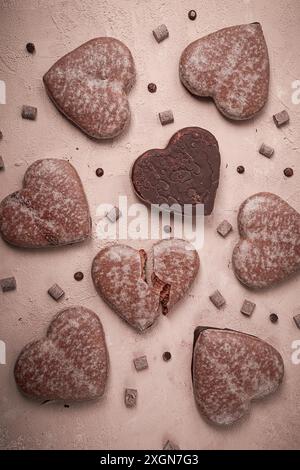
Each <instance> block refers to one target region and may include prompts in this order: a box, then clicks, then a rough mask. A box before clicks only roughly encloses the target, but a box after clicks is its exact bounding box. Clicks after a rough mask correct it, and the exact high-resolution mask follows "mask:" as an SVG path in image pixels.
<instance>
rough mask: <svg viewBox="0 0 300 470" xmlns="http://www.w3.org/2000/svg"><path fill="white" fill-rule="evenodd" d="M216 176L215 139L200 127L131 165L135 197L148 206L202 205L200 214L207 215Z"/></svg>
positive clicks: (181, 132)
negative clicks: (202, 212) (202, 211)
mask: <svg viewBox="0 0 300 470" xmlns="http://www.w3.org/2000/svg"><path fill="white" fill-rule="evenodd" d="M219 174H220V153H219V146H218V142H217V140H216V138H215V137H214V136H213V135H212V134H211V133H210V132H208V131H207V130H205V129H201V128H200V127H186V128H185V129H181V130H179V131H178V132H176V134H174V135H173V137H172V138H171V140H170V141H169V143H168V145H167V147H166V148H165V149H153V150H148V151H147V152H145V153H143V154H142V155H141V156H140V157H139V158H138V159H137V160H136V161H135V163H134V165H133V168H132V172H131V180H132V184H133V188H134V190H135V192H136V194H137V195H138V196H139V198H140V199H142V201H144V202H146V203H148V204H168V205H169V206H172V205H173V204H179V205H180V206H181V207H183V206H184V204H192V205H195V204H204V214H205V215H209V214H211V212H212V210H213V207H214V201H215V196H216V191H217V188H218V184H219Z"/></svg>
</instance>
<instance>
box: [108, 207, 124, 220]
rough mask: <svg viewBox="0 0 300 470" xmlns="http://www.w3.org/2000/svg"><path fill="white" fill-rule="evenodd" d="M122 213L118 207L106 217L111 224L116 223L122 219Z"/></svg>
mask: <svg viewBox="0 0 300 470" xmlns="http://www.w3.org/2000/svg"><path fill="white" fill-rule="evenodd" d="M121 215H122V213H121V211H120V209H119V208H118V207H113V208H112V209H111V210H110V211H109V212H108V213H107V214H106V217H107V218H108V220H110V221H111V222H116V221H117V220H119V218H120V217H121Z"/></svg>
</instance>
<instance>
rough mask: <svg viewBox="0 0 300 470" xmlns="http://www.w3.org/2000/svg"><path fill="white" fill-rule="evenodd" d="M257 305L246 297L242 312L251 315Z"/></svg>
mask: <svg viewBox="0 0 300 470" xmlns="http://www.w3.org/2000/svg"><path fill="white" fill-rule="evenodd" d="M255 307H256V305H255V304H254V303H253V302H251V301H250V300H246V299H245V300H244V302H243V305H242V307H241V313H242V314H243V315H247V316H248V317H250V316H251V315H252V313H253V312H254V309H255Z"/></svg>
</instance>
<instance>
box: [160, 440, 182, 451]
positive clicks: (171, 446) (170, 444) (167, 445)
mask: <svg viewBox="0 0 300 470" xmlns="http://www.w3.org/2000/svg"><path fill="white" fill-rule="evenodd" d="M163 450H180V447H179V446H178V445H177V444H174V442H172V441H167V442H166V443H165V445H164V447H163Z"/></svg>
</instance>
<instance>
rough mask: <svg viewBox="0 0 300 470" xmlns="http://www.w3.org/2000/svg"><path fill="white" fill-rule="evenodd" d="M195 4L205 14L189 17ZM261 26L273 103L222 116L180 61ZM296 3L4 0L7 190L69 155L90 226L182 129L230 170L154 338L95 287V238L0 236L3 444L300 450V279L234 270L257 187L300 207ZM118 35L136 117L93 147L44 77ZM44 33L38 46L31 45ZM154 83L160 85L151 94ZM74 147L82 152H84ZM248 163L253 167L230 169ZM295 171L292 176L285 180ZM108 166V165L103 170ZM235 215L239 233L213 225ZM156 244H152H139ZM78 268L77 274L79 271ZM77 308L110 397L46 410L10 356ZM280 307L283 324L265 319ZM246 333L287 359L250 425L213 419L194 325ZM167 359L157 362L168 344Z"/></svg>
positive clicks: (0, 183) (3, 179) (0, 42)
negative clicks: (75, 53) (160, 33)
mask: <svg viewBox="0 0 300 470" xmlns="http://www.w3.org/2000/svg"><path fill="white" fill-rule="evenodd" d="M191 8H194V9H196V10H197V13H198V17H197V20H196V21H194V22H192V21H190V20H189V19H188V18H187V12H188V10H189V9H191ZM252 21H260V22H261V23H262V26H263V30H264V33H265V37H266V41H267V44H268V48H269V54H270V62H271V86H270V95H269V101H268V104H267V106H266V107H265V108H264V110H263V112H262V113H261V114H260V115H259V116H258V117H257V118H256V119H255V120H253V121H249V122H245V123H241V124H239V123H232V122H230V121H227V120H225V119H224V118H223V117H222V116H221V115H220V114H219V113H218V111H217V110H216V108H215V106H214V105H213V103H212V102H210V101H201V102H199V101H198V100H196V99H195V98H193V97H192V96H190V95H189V94H188V93H187V92H186V90H185V89H184V88H183V87H182V86H181V84H180V82H179V77H178V71H177V69H178V60H179V56H180V53H181V52H182V50H183V48H184V47H185V46H186V45H187V44H189V43H190V42H191V41H192V40H194V39H196V38H198V37H201V36H203V35H205V34H208V33H210V32H213V31H214V30H217V29H220V28H222V27H225V26H230V25H234V24H241V23H247V22H252ZM163 22H164V23H166V24H167V26H168V28H169V31H170V38H169V39H167V40H166V41H164V42H163V43H161V44H157V43H156V42H155V40H154V38H153V36H152V33H151V31H152V29H153V28H154V27H156V26H157V25H159V24H161V23H163ZM299 26H300V2H299V1H297V0H289V1H287V0H272V1H271V0H264V1H261V0H244V1H237V0H227V1H223V0H214V1H212V0H205V1H201V2H200V1H197V0H193V1H191V0H185V1H182V0H169V1H158V0H152V1H151V2H149V1H148V0H139V1H134V0H102V1H101V0H74V1H59V0H56V1H54V0H50V1H45V0H44V1H42V0H32V1H29V0H1V1H0V79H2V80H5V82H6V85H7V104H6V105H0V122H1V125H0V127H1V130H2V132H3V134H4V138H3V140H2V141H1V142H0V154H1V155H2V156H3V159H4V161H5V166H6V169H5V171H4V172H1V174H0V198H1V199H2V198H3V197H4V196H5V195H7V194H8V193H10V192H12V191H15V190H17V189H18V188H20V186H21V181H22V177H23V174H24V172H25V170H26V168H27V167H28V165H29V164H31V163H32V162H34V161H35V160H36V159H38V158H45V157H57V158H65V159H69V160H70V162H71V163H72V164H73V165H74V166H75V168H76V169H77V171H78V172H79V175H80V177H81V179H82V181H83V184H84V187H85V190H86V194H87V197H88V200H89V204H90V209H91V214H92V217H93V219H94V221H95V211H96V207H97V205H98V204H99V203H101V202H111V203H117V200H118V195H119V194H127V195H128V198H129V202H137V201H136V198H135V196H134V194H133V192H132V190H131V187H130V183H129V177H128V174H129V169H130V166H131V164H132V163H133V161H134V160H135V158H136V157H137V156H138V155H140V154H141V153H142V152H144V151H145V150H147V149H149V148H153V147H159V146H160V147H163V146H165V144H166V143H167V141H168V140H169V138H170V137H171V135H172V134H173V133H174V132H175V131H176V130H178V129H180V128H182V127H185V126H189V125H198V126H200V127H204V128H206V129H208V130H210V131H211V132H212V133H213V134H214V135H215V136H216V138H217V139H218V141H219V144H220V151H221V157H222V164H221V179H220V186H219V190H218V193H217V198H216V204H215V209H214V212H213V215H212V216H210V217H207V218H206V225H205V244H204V247H203V249H202V250H201V251H200V258H201V271H200V275H199V276H198V278H197V281H196V282H195V284H194V286H193V288H192V290H191V292H190V293H189V295H188V296H187V298H186V299H185V300H184V301H183V302H181V303H180V305H178V306H177V307H176V308H175V309H174V310H173V312H172V313H171V314H170V316H169V317H167V318H161V319H160V321H159V324H158V326H157V327H156V328H155V329H153V330H152V331H151V332H149V333H148V334H146V335H144V336H140V335H138V334H137V333H135V332H134V331H133V330H132V329H131V328H130V327H128V326H127V325H126V324H125V323H123V322H122V321H121V320H120V319H119V318H118V317H117V316H116V315H115V314H114V313H113V312H112V311H111V310H110V309H109V308H108V307H107V306H106V305H105V304H104V303H103V301H102V300H101V299H100V298H99V297H98V295H97V294H96V292H95V289H94V287H93V284H92V281H91V277H90V266H91V261H92V259H93V257H94V256H95V254H96V253H97V251H98V250H99V248H100V246H102V245H103V243H101V242H100V241H99V240H97V239H96V237H95V236H94V237H93V240H91V241H89V242H87V243H85V244H78V245H77V246H73V247H68V248H62V249H54V250H44V251H30V250H20V249H16V248H13V247H10V246H8V245H6V244H5V243H4V242H3V241H2V240H0V277H6V276H10V275H14V276H15V277H16V279H17V291H15V292H10V293H7V294H2V293H0V339H1V340H3V341H5V342H6V345H7V365H0V393H1V394H0V448H5V449H6V448H10V449H11V448H13V449H15V448H17V449H22V448H34V449H38V448H47V449H57V448H65V449H69V448H79V449H95V448H96V449H97V448H98V449H99V448H100V449H117V448H123V449H135V448H137V449H143V448H144V449H154V448H161V447H162V445H163V443H164V441H165V440H166V439H168V438H169V439H172V440H174V441H176V442H177V443H178V444H179V446H180V447H181V448H182V449H192V448H197V449H222V448H225V449H232V448H252V449H257V448H258V449H270V448H279V449H287V448H292V449H296V448H299V447H300V407H299V403H300V365H298V366H297V365H293V364H292V362H291V354H292V349H291V343H292V341H294V340H297V339H300V330H298V329H297V328H296V326H295V325H294V323H293V320H292V316H293V315H294V314H296V313H300V300H299V276H298V277H294V278H293V279H291V280H289V281H288V282H286V283H284V284H282V285H280V286H278V287H276V288H274V289H269V290H267V291H265V292H249V291H247V290H246V289H245V288H244V287H243V286H242V285H240V284H239V282H238V281H237V280H236V279H235V277H234V274H233V272H232V269H231V266H230V258H231V252H232V248H233V246H234V244H235V243H236V241H237V239H238V234H237V231H236V213H237V210H238V207H239V204H240V203H241V202H242V201H243V200H244V199H245V198H246V197H247V196H249V195H250V194H253V193H254V192H256V191H261V190H266V191H273V192H275V193H276V194H278V195H279V196H281V197H283V198H284V199H285V200H286V201H288V202H289V203H290V204H291V205H293V206H294V207H295V208H296V209H297V210H300V197H299V193H300V190H299V173H300V172H299V170H300V166H299V157H300V155H299V147H300V135H299V128H300V113H299V111H300V104H299V105H295V104H292V101H291V96H292V91H293V90H292V82H293V81H294V80H296V79H300V64H299V43H300V28H299ZM101 35H111V36H115V37H116V38H118V39H120V40H122V41H124V42H125V44H126V45H127V46H128V47H129V48H130V49H131V52H132V54H133V56H134V59H135V63H136V69H137V83H136V85H135V87H134V89H133V90H132V92H131V94H130V97H129V100H130V106H131V111H132V120H131V124H130V127H129V129H128V131H127V132H126V133H125V134H123V135H121V136H120V137H119V138H118V139H116V140H115V141H114V142H104V143H96V142H93V141H91V140H89V139H88V138H87V137H86V136H85V135H84V134H83V133H82V132H80V131H79V130H78V129H77V128H75V127H73V126H72V125H71V124H70V123H69V122H68V121H67V120H66V119H64V118H63V117H62V116H61V115H60V114H59V113H58V111H57V110H56V109H55V108H54V106H53V105H52V103H51V102H50V101H49V99H48V97H47V96H46V93H45V90H44V88H43V84H42V80H41V78H42V76H43V74H44V73H45V72H46V71H47V70H48V68H49V67H50V66H51V65H52V64H53V63H54V62H55V61H56V60H57V59H58V58H59V57H61V56H62V55H64V54H65V53H66V52H69V51H70V50H72V49H73V48H75V47H76V46H78V45H80V44H81V43H83V42H85V41H87V40H88V39H91V38H93V37H96V36H101ZM28 41H31V42H34V43H35V45H36V49H37V52H36V54H35V55H33V56H31V55H29V54H28V53H27V52H26V50H25V44H26V43H27V42H28ZM151 81H153V82H155V83H156V84H157V86H158V90H157V93H156V94H153V95H152V94H150V93H148V91H147V84H148V83H149V82H151ZM22 104H31V105H36V106H37V107H38V119H37V121H36V122H30V121H25V120H22V119H21V117H20V109H21V106H22ZM169 108H171V109H172V110H173V112H174V116H175V123H174V124H172V125H169V126H166V127H162V126H161V125H160V124H159V121H158V117H157V113H158V112H159V111H162V110H165V109H169ZM283 108H285V109H288V111H289V113H290V125H288V126H287V127H284V128H282V129H277V128H276V127H275V125H274V124H273V121H272V114H274V113H275V112H278V111H280V110H281V109H283ZM263 141H264V142H265V143H267V144H269V145H271V146H274V147H275V149H276V150H275V155H274V157H273V158H272V159H271V160H268V159H267V158H265V157H263V156H261V155H259V154H258V152H257V149H258V147H259V145H260V144H261V143H262V142H263ZM76 147H79V150H76ZM239 164H243V165H244V166H245V168H246V172H245V174H244V175H239V174H237V172H236V166H237V165H239ZM287 166H290V167H292V168H293V169H294V172H295V174H294V176H293V177H292V178H290V179H288V178H285V177H284V176H283V173H282V171H283V169H284V168H285V167H287ZM97 167H103V168H104V171H105V175H104V177H102V178H97V177H96V176H95V169H96V168H97ZM224 218H227V219H228V220H229V221H230V222H231V223H232V224H233V226H234V232H233V233H231V234H230V235H229V237H228V238H227V239H225V240H224V239H222V238H221V237H220V236H218V234H216V231H215V228H216V226H217V224H218V223H219V222H220V221H221V220H223V219H224ZM130 244H131V245H132V246H136V247H146V248H148V247H149V246H150V245H151V244H150V242H146V243H143V242H130ZM77 270H81V271H83V272H84V274H85V277H84V280H83V281H82V282H76V281H75V280H74V279H73V274H74V272H75V271H77ZM54 282H57V283H58V284H59V285H60V286H62V287H63V288H64V289H65V291H66V297H65V299H64V300H63V301H62V302H60V304H59V305H58V304H56V303H55V302H54V301H53V300H52V299H51V298H50V297H49V296H48V294H47V289H48V288H49V287H50V286H51V285H52V284H53V283H54ZM216 288H218V289H219V290H220V291H221V292H222V293H223V295H224V296H225V297H226V300H227V307H226V309H225V310H224V311H221V312H220V311H217V310H216V309H215V308H214V307H213V305H212V304H211V303H210V301H209V299H208V295H209V294H211V292H212V291H213V290H215V289H216ZM245 297H246V298H248V299H249V300H252V301H254V302H256V303H257V307H256V310H255V312H254V314H253V316H252V318H250V319H249V318H246V317H244V316H243V315H241V314H240V312H239V309H240V306H241V303H242V301H243V299H244V298H245ZM75 304H81V305H83V306H86V307H88V308H90V309H92V310H94V311H95V312H97V313H98V314H99V316H100V318H101V320H102V322H103V325H104V328H105V331H106V337H107V343H108V348H109V353H110V360H111V371H110V377H109V382H108V386H107V391H106V395H105V397H104V398H103V400H101V401H99V402H96V403H83V404H80V405H78V404H77V405H72V404H71V406H70V408H64V406H63V404H47V405H44V406H40V405H39V404H37V403H34V402H31V401H30V400H28V399H25V398H24V397H22V396H21V394H20V393H19V392H18V391H17V389H16V386H15V383H14V378H13V365H14V361H15V359H16V357H17V355H18V353H19V351H20V349H21V348H22V347H23V346H24V345H25V344H26V343H27V342H28V341H30V340H32V339H35V338H38V337H40V336H42V335H43V334H44V333H45V330H46V328H47V325H48V323H49V321H50V320H51V318H52V316H53V315H54V314H55V313H56V312H57V311H58V310H60V308H63V307H66V306H68V305H75ZM272 311H275V312H277V313H278V315H279V317H280V319H279V324H277V325H273V324H272V323H271V322H270V321H269V318H268V317H269V313H270V312H272ZM199 324H200V325H211V326H218V327H228V328H233V329H238V330H242V331H245V332H248V333H251V334H254V335H258V336H259V337H260V338H262V339H265V340H267V341H268V342H270V343H271V344H272V345H273V346H275V347H276V348H277V349H278V350H279V351H280V352H281V354H282V356H283V358H284V362H285V366H286V374H285V380H284V384H283V386H282V387H281V389H280V391H279V393H277V394H276V395H274V396H273V397H270V398H268V399H266V400H264V401H260V402H258V403H257V404H255V405H254V406H252V411H251V415H250V416H249V417H248V418H247V419H245V420H244V421H243V422H240V423H239V424H237V425H235V426H233V427H231V428H229V429H219V428H215V427H213V426H212V425H209V424H207V423H206V422H205V421H204V420H203V419H202V417H201V416H200V415H199V413H198V412H197V410H196V407H195V404H194V399H193V394H192V384H191V377H190V361H191V353H192V339H193V330H194V328H195V326H197V325H199ZM165 350H169V351H171V353H172V356H173V357H172V360H171V361H170V362H169V363H165V362H163V361H162V359H161V354H162V353H163V351H165ZM139 354H147V356H148V361H149V365H150V368H149V370H147V371H143V372H141V373H137V372H135V370H134V368H133V365H132V358H133V357H134V356H135V355H139ZM124 387H133V388H137V389H138V393H139V397H138V406H137V408H136V409H133V410H129V409H126V408H125V406H124V403H123V390H124Z"/></svg>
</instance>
